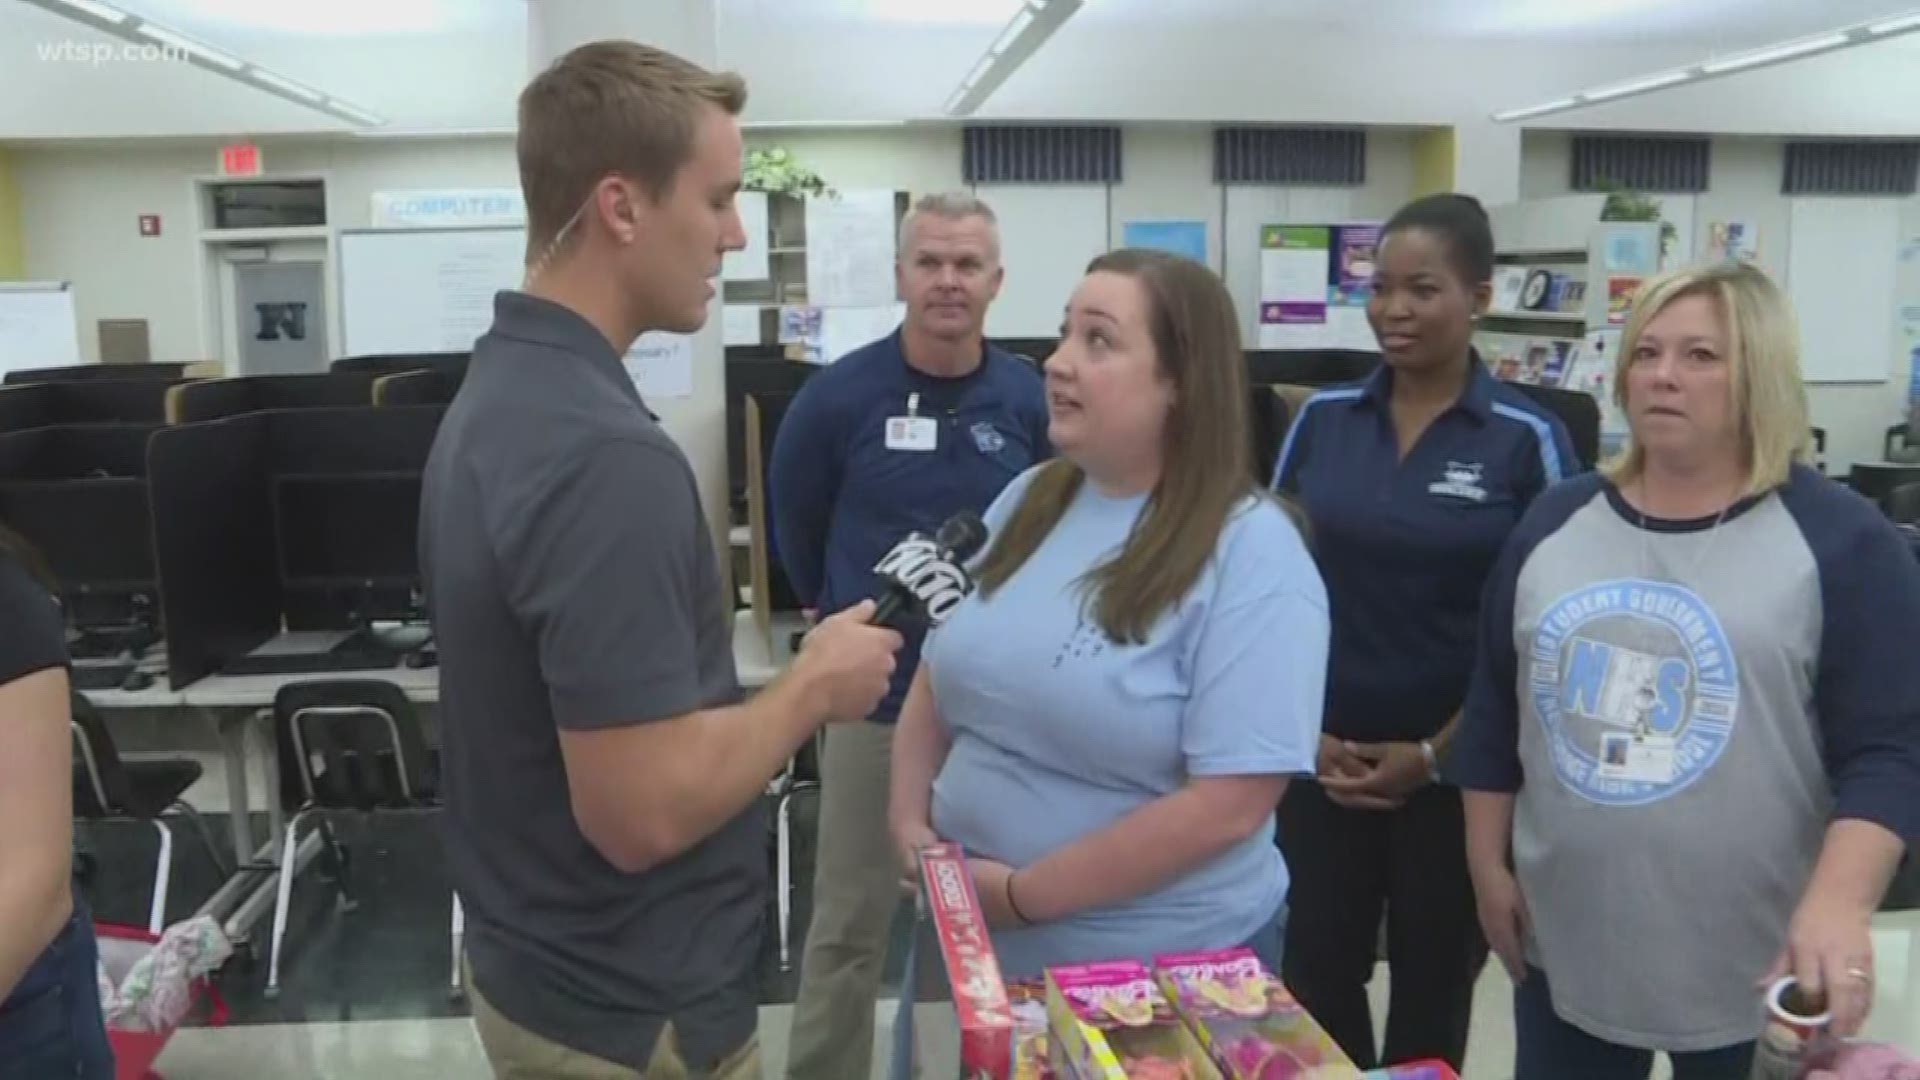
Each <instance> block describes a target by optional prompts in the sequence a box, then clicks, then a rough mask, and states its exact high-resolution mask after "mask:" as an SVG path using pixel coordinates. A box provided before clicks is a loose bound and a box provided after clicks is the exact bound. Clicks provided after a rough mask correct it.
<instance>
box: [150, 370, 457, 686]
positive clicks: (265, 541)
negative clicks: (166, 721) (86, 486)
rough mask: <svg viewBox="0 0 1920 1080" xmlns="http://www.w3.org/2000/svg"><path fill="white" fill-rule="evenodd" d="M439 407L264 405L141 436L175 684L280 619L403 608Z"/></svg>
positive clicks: (290, 624)
mask: <svg viewBox="0 0 1920 1080" xmlns="http://www.w3.org/2000/svg"><path fill="white" fill-rule="evenodd" d="M444 412H445V410H444V409H442V408H439V407H434V406H420V407H409V408H374V407H372V406H370V405H369V406H361V407H355V408H321V409H291V410H274V411H268V412H256V413H247V414H243V415H239V416H232V417H226V418H223V419H220V420H212V421H202V422H198V423H190V424H180V425H176V426H174V427H170V428H166V429H163V430H162V431H160V432H158V433H156V434H155V436H154V439H153V448H152V453H151V458H152V485H153V500H154V528H155V534H156V537H157V545H156V546H157V554H158V556H159V570H160V579H161V587H162V595H163V597H164V599H165V604H166V608H167V613H168V625H167V635H168V659H169V664H170V668H169V675H170V677H171V680H172V684H173V686H174V687H175V688H176V689H178V688H181V687H184V686H186V685H187V684H189V683H191V682H193V681H195V680H197V679H200V678H203V677H205V676H207V675H210V674H213V673H215V672H218V671H220V670H221V669H222V668H223V667H226V666H228V665H230V664H233V663H234V662H235V661H237V660H239V659H240V658H242V657H245V656H246V655H247V654H249V653H250V652H252V651H253V650H255V649H256V648H258V647H259V646H260V645H262V644H263V643H265V642H267V641H268V640H270V639H272V638H273V637H274V636H275V635H277V634H279V633H281V632H282V631H283V630H307V629H342V628H344V627H343V625H342V624H343V623H346V622H349V621H354V620H361V619H367V618H402V617H407V616H409V615H411V614H416V611H415V609H416V608H417V595H418V568H417V565H416V564H415V555H414V552H415V551H416V549H417V543H416V541H415V536H416V530H417V527H418V519H419V500H420V496H419V486H420V474H421V472H422V470H423V469H424V467H425V464H426V459H427V454H428V452H429V451H430V449H431V448H432V445H433V438H434V435H435V434H436V432H437V431H438V429H439V422H440V418H441V416H442V415H443V414H444Z"/></svg>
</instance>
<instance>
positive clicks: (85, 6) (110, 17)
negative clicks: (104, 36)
mask: <svg viewBox="0 0 1920 1080" xmlns="http://www.w3.org/2000/svg"><path fill="white" fill-rule="evenodd" d="M53 2H54V3H56V4H59V5H60V6H61V7H69V8H72V9H74V10H75V11H83V12H85V13H87V14H88V15H91V16H93V17H94V18H96V19H105V20H106V21H107V22H110V23H116V24H117V23H123V22H126V21H127V20H128V19H130V18H132V16H131V15H128V14H127V13H126V12H124V11H121V10H120V9H119V8H117V7H114V6H113V5H112V4H103V3H101V2H100V0H53Z"/></svg>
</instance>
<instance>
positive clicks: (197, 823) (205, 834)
mask: <svg viewBox="0 0 1920 1080" xmlns="http://www.w3.org/2000/svg"><path fill="white" fill-rule="evenodd" d="M168 809H171V810H178V811H180V816H181V817H183V818H186V819H187V822H188V823H189V824H190V825H192V826H193V831H194V832H195V833H196V834H198V835H199V837H200V842H201V844H203V845H205V847H206V849H207V854H208V855H209V856H211V857H212V859H213V868H214V869H215V870H217V871H219V873H220V879H221V880H222V881H224V880H226V879H227V878H230V877H232V876H233V874H234V868H233V867H231V866H229V865H227V864H228V862H229V861H230V860H229V859H228V858H227V856H226V855H225V854H223V853H222V852H221V850H220V845H219V843H218V842H217V841H215V840H214V838H213V830H212V829H211V828H209V827H208V826H207V819H206V818H204V817H202V816H201V814H200V811H198V810H196V809H194V808H193V806H192V804H190V803H188V802H187V801H186V800H185V799H177V800H175V801H174V804H173V805H172V806H171V807H169V808H168Z"/></svg>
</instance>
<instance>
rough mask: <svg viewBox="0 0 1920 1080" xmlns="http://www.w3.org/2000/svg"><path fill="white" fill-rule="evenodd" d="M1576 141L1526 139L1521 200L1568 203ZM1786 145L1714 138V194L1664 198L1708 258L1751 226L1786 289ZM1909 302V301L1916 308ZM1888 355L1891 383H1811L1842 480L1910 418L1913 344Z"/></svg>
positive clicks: (1762, 262) (1914, 212) (1918, 289)
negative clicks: (1729, 228) (1723, 237)
mask: <svg viewBox="0 0 1920 1080" xmlns="http://www.w3.org/2000/svg"><path fill="white" fill-rule="evenodd" d="M1572 147H1573V140H1572V136H1571V135H1570V134H1568V133H1566V132H1528V133H1527V137H1526V141H1525V143H1524V145H1523V149H1522V154H1521V176H1520V193H1521V197H1522V198H1528V199H1536V198H1549V197H1552V196H1555V195H1565V194H1567V193H1568V192H1569V191H1570V190H1571V188H1570V186H1569V180H1570V179H1571V168H1570V160H1571V154H1572ZM1785 158H1786V144H1785V142H1784V141H1783V140H1780V139H1776V138H1747V137H1739V136H1716V137H1715V138H1714V139H1713V140H1712V156H1711V159H1710V164H1711V172H1710V175H1709V187H1708V190H1706V191H1705V192H1703V193H1701V194H1699V195H1686V196H1659V198H1661V200H1662V201H1663V202H1666V201H1668V200H1672V201H1674V202H1676V203H1678V204H1682V207H1683V208H1682V209H1681V212H1680V215H1678V216H1684V215H1686V214H1689V213H1690V214H1691V216H1692V217H1691V219H1692V225H1693V237H1692V239H1693V248H1692V250H1693V251H1694V252H1695V253H1696V254H1699V255H1704V254H1705V253H1706V250H1707V237H1708V235H1709V231H1710V230H1711V228H1712V225H1713V223H1714V222H1716V221H1731V220H1738V221H1747V222H1752V223H1753V224H1754V225H1755V226H1756V227H1757V229H1758V235H1759V258H1758V259H1757V260H1756V261H1757V263H1758V265H1759V266H1760V267H1761V269H1763V270H1765V271H1766V272H1767V273H1768V274H1769V275H1770V276H1772V277H1773V279H1774V280H1775V281H1777V282H1779V283H1780V284H1781V286H1782V287H1785V286H1786V285H1787V257H1788V240H1789V230H1790V227H1791V221H1792V200H1791V199H1789V198H1788V197H1787V196H1785V195H1782V194H1781V193H1780V179H1781V175H1782V170H1783V169H1784V166H1785ZM1901 201H1903V202H1904V203H1905V204H1906V206H1905V208H1904V209H1905V211H1906V213H1907V216H1908V219H1909V220H1910V221H1911V220H1915V219H1916V218H1920V198H1913V199H1907V200H1901ZM1905 269H1906V274H1907V276H1905V277H1903V278H1902V279H1901V286H1900V290H1901V292H1902V293H1903V294H1904V295H1906V296H1908V297H1920V280H1915V279H1916V278H1920V269H1916V268H1914V267H1907V268H1905ZM1910 302H1911V301H1910ZM1894 314H1895V313H1894V312H1893V311H1891V310H1886V309H1876V310H1872V311H1863V312H1862V313H1861V317H1862V318H1882V319H1888V320H1891V319H1893V318H1894ZM1896 344H1897V345H1899V348H1897V349H1893V350H1890V351H1889V354H1888V357H1887V369H1886V374H1887V378H1886V381H1885V382H1872V383H1810V384H1808V386H1807V402H1808V408H1809V409H1810V410H1811V412H1812V414H1813V423H1814V426H1816V427H1821V428H1825V429H1826V432H1827V464H1828V471H1829V472H1830V473H1832V474H1834V475H1844V474H1845V472H1846V471H1847V469H1848V468H1849V467H1850V466H1851V465H1852V464H1853V463H1854V462H1856V461H1878V460H1879V459H1880V457H1881V447H1882V440H1883V438H1884V436H1885V432H1886V429H1887V427H1888V425H1890V424H1893V423H1896V422H1898V421H1899V420H1900V418H1901V417H1902V415H1903V414H1904V409H1905V402H1906V393H1907V377H1908V372H1907V367H1906V363H1905V360H1904V357H1905V355H1906V350H1907V349H1910V348H1912V347H1913V345H1915V344H1920V343H1914V342H1906V341H1904V339H1902V340H1898V341H1896Z"/></svg>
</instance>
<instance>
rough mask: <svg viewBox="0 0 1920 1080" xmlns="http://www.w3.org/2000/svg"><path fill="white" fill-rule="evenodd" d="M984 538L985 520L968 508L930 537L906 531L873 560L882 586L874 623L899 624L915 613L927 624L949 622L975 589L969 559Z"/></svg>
mask: <svg viewBox="0 0 1920 1080" xmlns="http://www.w3.org/2000/svg"><path fill="white" fill-rule="evenodd" d="M986 542H987V526H986V524H985V523H984V522H982V521H981V520H980V516H979V515H978V514H975V513H973V512H971V511H968V510H962V511H961V512H959V513H957V514H955V515H953V516H952V517H950V518H948V519H947V521H946V524H944V525H942V526H940V531H939V532H937V533H935V534H934V535H933V536H931V537H929V536H927V535H926V534H925V533H920V532H913V533H908V534H907V536H906V538H905V539H903V540H901V541H900V542H899V543H898V544H895V545H894V546H893V550H891V551H889V552H887V553H886V555H884V556H882V557H881V559H880V561H879V562H878V563H877V564H875V565H874V568H873V572H874V574H875V575H876V576H877V577H879V578H880V582H881V585H882V592H881V595H880V600H879V605H878V607H876V608H875V610H874V613H873V619H872V620H871V624H872V625H875V626H887V627H891V628H893V629H895V630H901V629H904V627H903V625H902V624H904V623H909V622H912V621H915V619H916V617H917V618H918V619H924V620H925V621H926V623H927V625H928V626H929V627H934V626H938V625H940V624H941V623H943V622H945V621H946V619H947V616H948V615H951V614H952V613H953V609H954V608H956V607H959V606H960V601H962V600H965V599H966V598H967V594H968V593H971V592H972V591H973V579H972V578H970V577H968V576H967V571H966V563H967V560H969V559H971V558H973V556H974V553H975V552H977V551H979V550H980V548H981V545H983V544H985V543H986Z"/></svg>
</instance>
